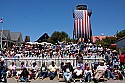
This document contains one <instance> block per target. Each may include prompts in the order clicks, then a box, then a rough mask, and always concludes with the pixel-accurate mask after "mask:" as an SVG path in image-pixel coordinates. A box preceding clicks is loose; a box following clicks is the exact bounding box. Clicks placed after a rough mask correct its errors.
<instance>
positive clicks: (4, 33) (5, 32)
mask: <svg viewBox="0 0 125 83" xmlns="http://www.w3.org/2000/svg"><path fill="white" fill-rule="evenodd" d="M1 32H2V30H0V33H1ZM0 37H1V34H0ZM2 38H3V39H9V40H10V39H11V37H10V30H3V35H2Z"/></svg>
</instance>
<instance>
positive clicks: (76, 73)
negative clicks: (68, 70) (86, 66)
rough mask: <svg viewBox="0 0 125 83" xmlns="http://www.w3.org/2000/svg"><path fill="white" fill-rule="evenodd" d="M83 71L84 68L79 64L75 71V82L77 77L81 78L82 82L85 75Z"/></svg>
mask: <svg viewBox="0 0 125 83" xmlns="http://www.w3.org/2000/svg"><path fill="white" fill-rule="evenodd" d="M82 74H83V71H82V69H81V68H80V66H79V65H78V66H77V68H76V69H75V70H74V72H73V78H74V82H75V79H76V78H79V79H80V82H82V77H83V75H82Z"/></svg>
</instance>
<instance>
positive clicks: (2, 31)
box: [1, 17, 3, 50]
mask: <svg viewBox="0 0 125 83" xmlns="http://www.w3.org/2000/svg"><path fill="white" fill-rule="evenodd" d="M2 21H3V17H2ZM2 38H3V22H2V31H1V50H2V48H3V43H2V41H3V40H2Z"/></svg>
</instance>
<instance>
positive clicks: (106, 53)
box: [0, 42, 125, 83]
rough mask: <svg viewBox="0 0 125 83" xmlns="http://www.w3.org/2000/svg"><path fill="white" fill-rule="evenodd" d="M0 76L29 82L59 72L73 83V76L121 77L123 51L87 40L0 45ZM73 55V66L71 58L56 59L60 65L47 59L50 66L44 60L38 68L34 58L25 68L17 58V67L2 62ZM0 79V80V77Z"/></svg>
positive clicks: (124, 63)
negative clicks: (87, 59)
mask: <svg viewBox="0 0 125 83" xmlns="http://www.w3.org/2000/svg"><path fill="white" fill-rule="evenodd" d="M0 56H1V59H0V74H1V75H0V76H1V77H0V79H2V78H4V81H5V82H6V81H7V77H13V76H14V77H16V79H19V80H20V81H29V80H31V79H37V78H40V79H44V78H46V77H49V78H50V80H53V79H54V78H55V77H56V75H58V78H60V75H61V76H62V77H63V78H64V79H65V81H66V82H67V83H68V82H71V81H72V80H73V81H74V82H75V81H76V78H79V79H80V82H82V81H83V78H84V81H86V82H90V81H91V80H93V81H94V82H95V83H98V81H99V80H100V79H101V78H107V79H108V80H109V79H111V78H112V79H114V80H116V79H120V80H123V78H124V77H125V53H124V52H121V53H118V52H117V51H116V49H109V48H108V47H105V48H103V47H102V46H101V44H99V45H96V44H92V43H90V42H88V43H82V42H79V43H78V44H73V43H68V44H64V43H60V44H56V45H53V44H47V43H45V44H44V45H40V44H29V43H25V44H22V45H21V46H16V45H13V46H12V48H10V49H9V50H8V49H7V48H3V49H2V50H1V51H0ZM71 57H72V58H74V59H76V67H74V66H73V64H72V63H71V60H67V61H66V62H63V61H62V62H60V65H59V66H58V65H56V62H55V61H52V62H51V65H49V66H47V64H46V62H43V63H42V65H41V67H40V68H39V67H38V65H37V63H36V61H32V63H31V65H30V66H29V67H28V68H27V63H26V62H25V61H23V60H21V63H20V65H21V66H20V68H19V70H17V69H16V66H17V64H16V63H15V62H13V61H12V63H11V65H9V66H7V65H6V63H5V60H4V59H6V58H36V59H37V58H40V59H48V58H60V59H63V58H71ZM85 57H87V58H92V57H93V58H97V57H102V58H103V60H101V61H98V62H92V63H91V64H90V63H88V62H84V58H85ZM0 81H1V80H0Z"/></svg>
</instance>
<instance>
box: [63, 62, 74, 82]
mask: <svg viewBox="0 0 125 83" xmlns="http://www.w3.org/2000/svg"><path fill="white" fill-rule="evenodd" d="M72 72H73V67H72V65H71V63H70V61H67V62H66V65H65V67H64V78H65V80H66V82H70V81H71V77H72Z"/></svg>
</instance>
